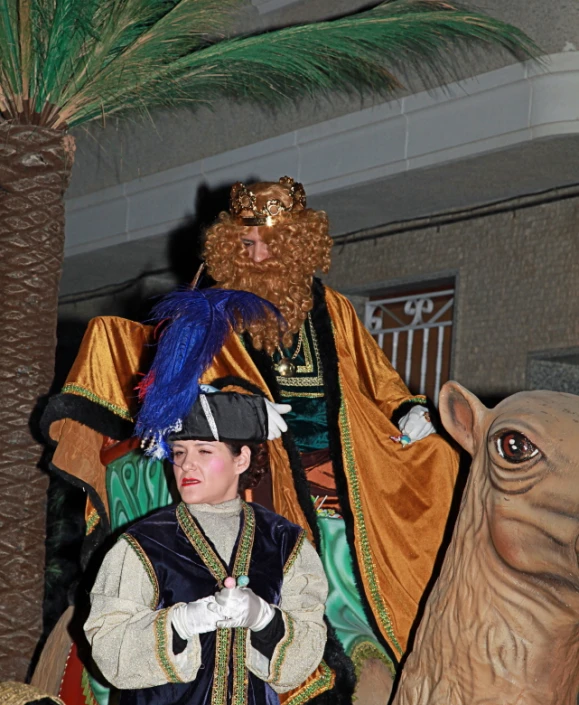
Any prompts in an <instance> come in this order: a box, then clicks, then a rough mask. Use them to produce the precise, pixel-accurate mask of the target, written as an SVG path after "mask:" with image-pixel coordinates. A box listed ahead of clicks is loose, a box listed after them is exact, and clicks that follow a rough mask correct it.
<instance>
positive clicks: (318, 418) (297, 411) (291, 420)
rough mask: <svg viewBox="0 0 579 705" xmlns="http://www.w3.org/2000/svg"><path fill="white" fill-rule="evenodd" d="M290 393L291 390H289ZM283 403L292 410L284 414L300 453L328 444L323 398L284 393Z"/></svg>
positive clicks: (324, 446) (309, 451) (318, 448)
mask: <svg viewBox="0 0 579 705" xmlns="http://www.w3.org/2000/svg"><path fill="white" fill-rule="evenodd" d="M290 394H291V392H290ZM283 401H284V403H285V404H291V407H292V410H291V411H290V412H288V413H287V414H285V415H284V418H285V420H286V421H287V423H288V426H289V427H290V428H291V430H292V434H293V435H294V440H295V444H296V446H297V449H298V450H299V452H300V453H311V452H312V451H313V450H321V449H322V448H327V447H328V446H329V445H330V441H329V438H328V417H327V413H326V402H325V399H316V398H312V399H307V398H305V397H293V396H289V395H286V394H284V395H283Z"/></svg>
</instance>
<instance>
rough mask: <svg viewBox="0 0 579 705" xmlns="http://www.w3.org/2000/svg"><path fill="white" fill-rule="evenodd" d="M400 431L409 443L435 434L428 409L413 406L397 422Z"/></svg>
mask: <svg viewBox="0 0 579 705" xmlns="http://www.w3.org/2000/svg"><path fill="white" fill-rule="evenodd" d="M398 428H399V429H400V431H401V432H402V433H403V434H404V435H405V436H408V438H410V442H411V443H413V442H414V441H421V440H422V439H423V438H426V436H430V434H431V433H436V431H435V429H434V426H433V425H432V422H431V421H430V414H429V413H428V409H426V408H425V407H424V406H413V407H412V409H410V411H409V412H408V413H407V414H405V415H404V416H403V417H402V418H401V419H400V421H399V422H398Z"/></svg>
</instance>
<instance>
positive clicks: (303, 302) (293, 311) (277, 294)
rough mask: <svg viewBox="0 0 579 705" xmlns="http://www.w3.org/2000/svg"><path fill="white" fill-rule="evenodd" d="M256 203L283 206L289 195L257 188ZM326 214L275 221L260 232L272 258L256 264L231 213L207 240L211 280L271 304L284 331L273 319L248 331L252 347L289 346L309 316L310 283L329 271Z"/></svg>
mask: <svg viewBox="0 0 579 705" xmlns="http://www.w3.org/2000/svg"><path fill="white" fill-rule="evenodd" d="M256 187H259V195H260V197H264V195H266V196H268V197H271V196H273V197H275V198H279V199H280V200H282V201H283V200H285V201H286V202H287V199H288V196H287V189H284V188H283V187H282V186H279V185H278V184H271V183H260V184H255V185H254V186H253V187H252V188H253V189H254V190H256V191H257V188H256ZM328 230H329V228H328V217H327V215H326V213H325V212H324V211H315V210H312V209H311V208H306V209H303V210H299V211H297V210H294V211H293V212H289V213H283V214H281V215H280V216H278V217H276V219H275V221H274V224H273V225H272V226H261V227H259V228H258V231H259V235H260V237H261V238H262V240H263V241H264V242H265V243H266V244H267V245H268V248H269V252H270V257H269V259H267V260H265V261H263V262H259V263H258V262H254V261H253V260H252V259H251V258H250V257H249V255H248V253H247V251H246V249H245V247H244V245H243V243H242V237H243V235H244V233H247V227H246V226H244V225H240V224H239V223H238V222H236V219H235V218H234V217H233V216H231V215H230V214H229V213H225V212H224V213H221V214H220V215H219V219H218V221H217V223H215V225H213V226H212V227H211V228H209V229H208V231H207V234H206V243H205V252H204V257H205V261H206V263H207V268H208V271H209V274H210V275H211V276H212V277H213V279H215V281H216V282H217V283H218V285H219V286H221V287H223V288H225V289H241V290H244V291H250V292H252V293H254V294H258V295H259V296H262V297H263V298H265V299H268V301H271V302H272V303H273V304H275V305H276V306H277V307H278V309H279V310H280V311H281V313H282V315H283V317H284V319H285V321H286V322H287V327H286V328H284V329H283V330H282V331H280V330H279V328H278V325H277V322H276V321H275V319H274V318H273V317H271V318H269V319H268V320H266V321H265V322H260V323H259V324H257V325H254V326H252V327H250V328H249V331H248V332H249V334H250V335H251V338H252V341H253V344H254V346H255V347H256V348H257V349H258V350H259V349H261V348H264V349H265V350H266V351H267V352H268V353H270V354H271V353H273V352H274V351H275V349H276V347H277V345H278V344H279V342H280V338H281V342H282V344H283V345H284V346H285V347H289V346H290V345H291V343H292V339H293V335H294V334H295V333H297V332H298V331H299V329H300V327H301V325H302V323H303V322H304V320H305V319H306V317H307V315H308V311H310V310H311V308H312V305H313V300H312V281H313V276H314V273H315V272H316V270H318V269H319V270H321V271H322V272H327V271H328V269H329V267H330V249H331V247H332V239H331V237H330V235H329V232H328Z"/></svg>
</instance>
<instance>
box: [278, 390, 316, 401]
mask: <svg viewBox="0 0 579 705" xmlns="http://www.w3.org/2000/svg"><path fill="white" fill-rule="evenodd" d="M279 393H280V395H281V396H282V397H290V398H291V397H304V398H305V399H323V398H324V397H325V396H326V395H325V394H324V392H294V391H293V390H292V389H280V390H279Z"/></svg>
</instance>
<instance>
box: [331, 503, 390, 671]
mask: <svg viewBox="0 0 579 705" xmlns="http://www.w3.org/2000/svg"><path fill="white" fill-rule="evenodd" d="M318 527H319V529H320V539H321V549H322V551H321V553H322V563H323V564H324V570H325V572H326V576H327V578H328V586H329V593H328V600H327V602H326V614H327V616H328V619H329V620H330V623H331V624H332V626H333V627H334V629H335V630H336V633H337V635H338V638H339V640H340V641H341V643H342V646H343V647H344V650H345V652H346V653H347V654H348V656H350V658H352V659H353V661H354V665H355V666H356V670H358V671H359V669H360V667H361V664H362V662H363V660H364V658H367V657H368V656H371V657H374V658H379V659H381V660H382V661H384V662H385V663H386V664H387V665H388V667H389V668H390V670H391V671H393V668H394V667H393V664H392V661H391V660H390V659H389V657H388V655H387V653H386V651H385V650H384V648H383V647H382V646H381V645H380V643H379V642H378V641H377V639H376V637H375V636H374V633H373V631H372V629H371V627H370V625H369V624H368V620H367V619H366V615H365V614H364V608H363V606H362V601H361V599H360V594H359V592H358V589H357V587H356V583H355V581H354V568H353V564H352V556H351V553H350V547H349V545H348V540H347V538H346V525H345V522H344V520H343V519H331V518H325V517H320V516H318Z"/></svg>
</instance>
